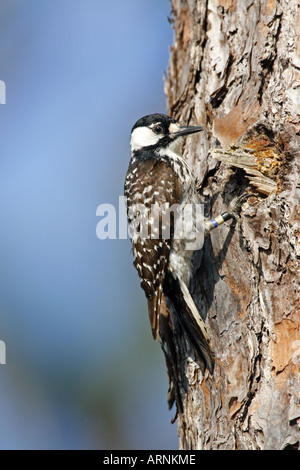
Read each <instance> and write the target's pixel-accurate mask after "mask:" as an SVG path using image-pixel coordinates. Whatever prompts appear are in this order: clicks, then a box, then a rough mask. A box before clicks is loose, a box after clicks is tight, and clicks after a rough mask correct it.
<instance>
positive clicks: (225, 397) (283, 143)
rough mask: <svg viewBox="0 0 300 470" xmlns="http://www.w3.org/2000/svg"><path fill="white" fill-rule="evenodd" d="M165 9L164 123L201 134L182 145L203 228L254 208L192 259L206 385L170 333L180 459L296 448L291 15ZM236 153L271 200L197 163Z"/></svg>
mask: <svg viewBox="0 0 300 470" xmlns="http://www.w3.org/2000/svg"><path fill="white" fill-rule="evenodd" d="M171 4H172V23H173V27H174V31H175V38H174V44H173V46H172V48H171V56H170V64H169V70H168V76H167V77H166V80H165V91H166V96H167V102H168V108H169V113H170V114H171V115H172V116H174V117H175V118H177V119H178V120H179V121H180V122H181V123H182V124H194V125H204V126H205V127H206V130H207V132H206V133H202V134H201V136H200V137H199V138H197V139H196V138H189V139H188V140H187V142H186V144H185V149H184V155H185V157H186V158H187V159H188V161H189V163H190V165H191V167H192V168H193V171H194V175H195V177H196V178H197V179H198V181H199V185H200V191H201V193H202V195H203V198H204V201H205V204H206V211H207V215H208V216H216V215H218V214H219V213H222V212H224V211H225V210H227V208H228V206H229V204H230V203H231V202H232V201H233V200H234V199H235V198H236V197H237V196H239V195H241V194H242V193H244V192H245V191H249V192H251V193H254V194H255V195H256V196H255V197H252V198H250V199H249V200H248V202H247V203H246V204H245V205H244V206H243V209H242V212H241V222H240V226H239V224H238V225H236V226H235V227H233V225H232V224H230V223H227V224H226V225H223V226H222V227H220V228H219V229H217V230H214V231H213V232H211V235H210V236H209V237H208V238H207V240H206V242H205V245H204V247H203V250H202V251H201V253H199V254H198V259H197V263H198V264H197V266H196V270H195V275H194V277H193V280H192V284H191V288H192V291H193V295H194V298H195V301H196V304H197V305H198V307H199V310H200V311H201V315H202V316H203V318H204V319H205V320H206V324H207V327H208V330H209V333H210V337H211V342H212V349H213V351H214V354H215V371H214V374H213V375H211V374H209V372H208V371H206V372H205V373H204V375H203V374H202V372H201V370H200V368H199V367H198V366H197V364H196V362H195V361H194V360H193V358H192V355H191V354H190V350H189V347H188V346H187V344H186V340H185V338H184V337H183V336H182V335H180V334H179V333H177V334H176V331H177V330H176V328H175V341H176V347H177V348H178V350H180V351H181V355H180V361H179V363H178V364H177V368H178V372H177V373H178V383H179V391H180V399H181V402H182V408H181V409H180V407H179V408H178V436H179V442H180V448H181V449H193V450H195V449H298V448H299V442H300V432H299V431H300V332H299V324H300V306H299V281H300V279H299V257H300V244H299V233H300V224H299V213H298V214H297V210H298V211H299V209H298V207H299V157H300V137H299V133H300V124H299V112H300V38H299V36H297V33H298V34H299V31H300V11H299V5H298V2H297V0H171ZM232 144H233V145H234V146H235V147H232ZM230 146H231V147H230ZM237 147H238V148H242V149H244V150H245V149H246V151H250V152H252V154H253V155H255V158H256V163H257V165H256V170H257V171H259V172H260V173H261V174H262V175H263V177H265V178H268V179H270V180H271V181H273V182H274V190H268V191H264V190H263V189H262V186H261V187H260V186H259V184H260V183H258V184H256V186H255V187H252V186H253V184H252V183H253V182H252V183H251V178H250V179H249V177H248V176H249V175H248V176H247V173H246V172H245V171H244V170H243V166H242V165H241V167H240V168H237V167H235V166H232V165H231V164H228V163H226V161H222V162H220V161H218V160H216V159H214V158H212V154H211V153H210V152H209V149H213V148H219V149H220V148H221V149H228V148H229V153H230V152H231V150H232V148H237ZM230 149H231V150H230ZM251 185H252V186H251ZM177 401H178V400H177Z"/></svg>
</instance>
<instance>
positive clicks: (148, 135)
mask: <svg viewBox="0 0 300 470" xmlns="http://www.w3.org/2000/svg"><path fill="white" fill-rule="evenodd" d="M160 137H161V136H159V135H157V134H154V132H153V131H152V130H151V129H149V128H148V127H137V128H136V129H134V131H133V132H132V134H131V139H130V146H131V149H132V150H133V151H134V150H139V149H141V148H142V147H148V145H155V144H157V142H158V141H159V139H160Z"/></svg>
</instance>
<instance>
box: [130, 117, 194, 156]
mask: <svg viewBox="0 0 300 470" xmlns="http://www.w3.org/2000/svg"><path fill="white" fill-rule="evenodd" d="M202 130H203V127H199V126H181V125H179V124H178V123H177V122H176V121H175V119H174V118H172V117H170V116H166V115H165V114H149V115H148V116H144V117H142V118H141V119H139V120H138V121H137V122H136V123H135V125H134V126H133V128H132V131H131V140H130V145H131V151H132V153H134V152H137V151H139V150H140V151H141V150H143V149H146V150H152V151H156V152H157V153H160V154H163V153H167V150H171V151H172V152H175V153H177V154H178V153H179V152H180V146H181V143H182V137H184V136H186V135H189V134H194V133H195V132H199V131H202Z"/></svg>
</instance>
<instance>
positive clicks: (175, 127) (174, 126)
mask: <svg viewBox="0 0 300 470" xmlns="http://www.w3.org/2000/svg"><path fill="white" fill-rule="evenodd" d="M179 131H180V126H178V124H175V123H174V122H171V124H170V125H169V132H170V134H172V133H175V132H179Z"/></svg>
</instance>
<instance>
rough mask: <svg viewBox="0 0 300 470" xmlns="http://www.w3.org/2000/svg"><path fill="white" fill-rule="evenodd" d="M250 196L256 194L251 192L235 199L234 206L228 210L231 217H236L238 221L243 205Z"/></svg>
mask: <svg viewBox="0 0 300 470" xmlns="http://www.w3.org/2000/svg"><path fill="white" fill-rule="evenodd" d="M249 197H255V194H251V193H244V194H242V195H241V196H240V197H238V198H237V200H236V201H235V204H234V206H233V208H232V209H231V210H230V211H228V213H229V214H230V215H231V217H232V218H233V219H235V220H236V221H238V220H240V212H241V209H242V205H243V204H244V203H245V202H246V201H247V199H249Z"/></svg>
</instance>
